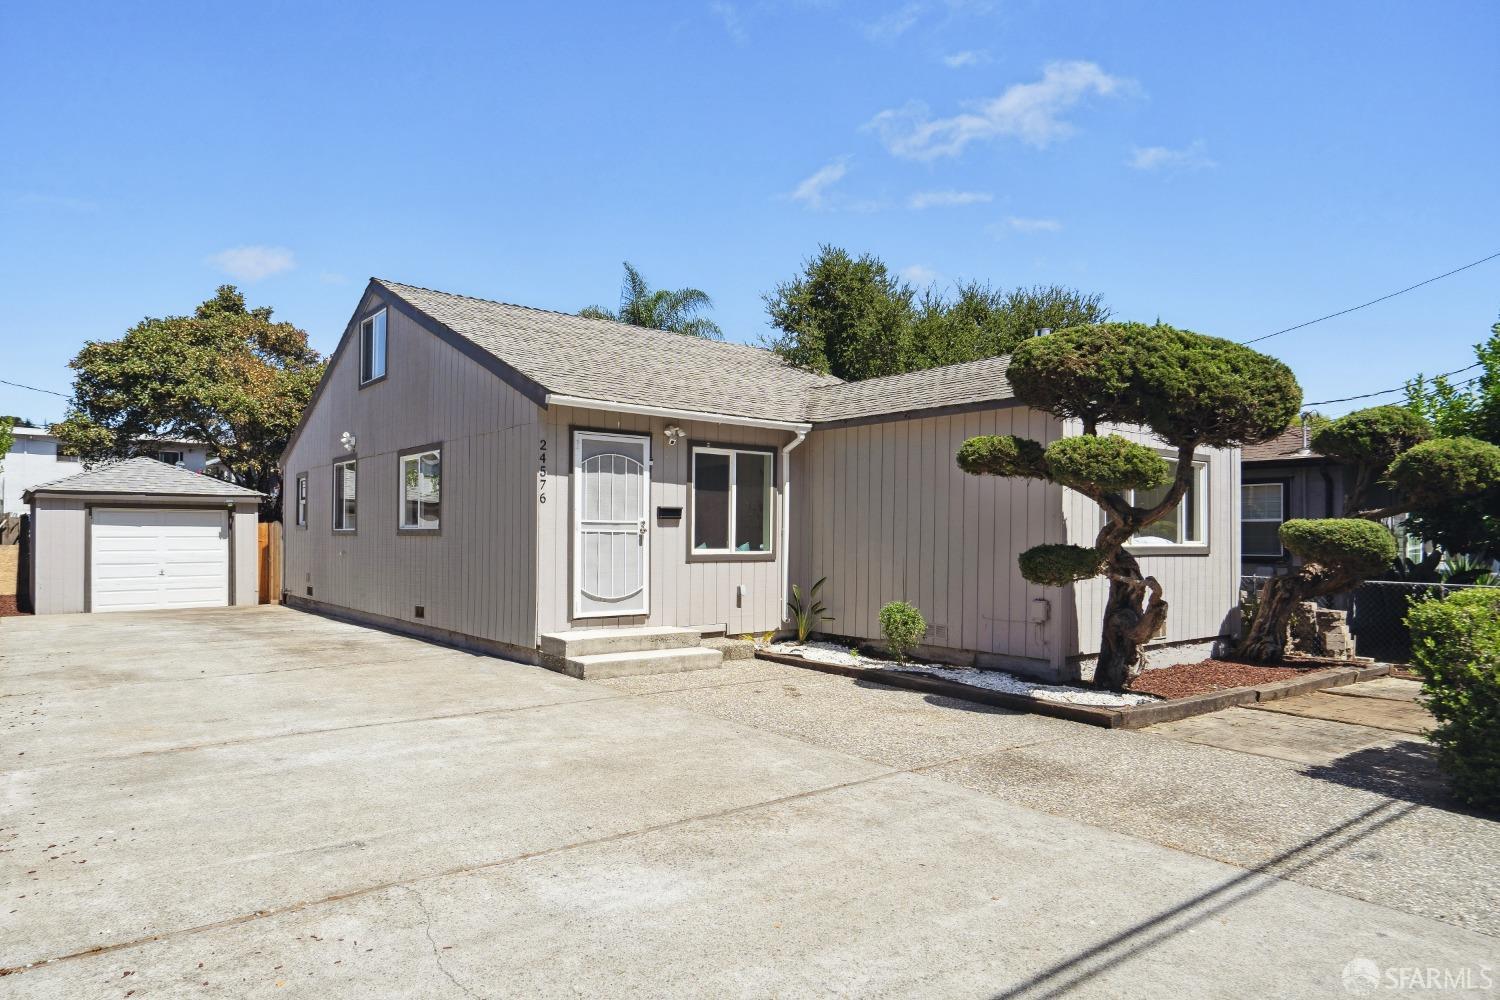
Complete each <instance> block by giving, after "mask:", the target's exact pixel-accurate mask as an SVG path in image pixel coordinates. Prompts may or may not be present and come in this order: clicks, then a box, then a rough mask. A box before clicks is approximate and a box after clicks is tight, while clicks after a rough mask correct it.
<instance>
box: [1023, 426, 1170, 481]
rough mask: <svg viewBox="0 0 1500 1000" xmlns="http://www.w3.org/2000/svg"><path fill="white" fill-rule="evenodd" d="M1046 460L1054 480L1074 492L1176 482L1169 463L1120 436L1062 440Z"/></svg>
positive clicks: (1058, 441)
mask: <svg viewBox="0 0 1500 1000" xmlns="http://www.w3.org/2000/svg"><path fill="white" fill-rule="evenodd" d="M1046 457H1047V470H1048V471H1049V472H1051V474H1052V480H1053V481H1054V482H1058V483H1062V484H1063V485H1064V486H1071V487H1073V488H1074V489H1088V488H1090V487H1093V488H1096V489H1101V490H1105V491H1107V492H1111V493H1113V492H1118V491H1119V490H1149V489H1152V488H1154V487H1157V486H1164V485H1166V484H1167V483H1168V482H1170V481H1171V479H1172V467H1171V466H1169V465H1168V464H1167V460H1166V459H1164V458H1162V457H1161V456H1160V455H1158V454H1157V453H1156V452H1154V451H1152V450H1151V449H1150V448H1147V447H1146V446H1145V445H1143V444H1136V443H1135V442H1134V441H1128V440H1126V439H1125V438H1122V437H1120V436H1118V435H1116V434H1106V435H1104V436H1103V437H1094V436H1093V435H1088V434H1085V435H1082V436H1080V437H1067V438H1058V439H1057V440H1056V441H1053V442H1052V443H1051V444H1049V445H1048V446H1047V451H1046Z"/></svg>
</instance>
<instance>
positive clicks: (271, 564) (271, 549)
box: [259, 521, 281, 604]
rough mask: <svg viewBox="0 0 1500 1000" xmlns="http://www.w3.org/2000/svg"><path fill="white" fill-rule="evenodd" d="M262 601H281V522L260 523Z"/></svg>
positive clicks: (270, 602)
mask: <svg viewBox="0 0 1500 1000" xmlns="http://www.w3.org/2000/svg"><path fill="white" fill-rule="evenodd" d="M259 557H260V558H259V565H260V603H262V604H280V603H281V522H280V521H269V522H267V521H262V522H261V524H260V547H259Z"/></svg>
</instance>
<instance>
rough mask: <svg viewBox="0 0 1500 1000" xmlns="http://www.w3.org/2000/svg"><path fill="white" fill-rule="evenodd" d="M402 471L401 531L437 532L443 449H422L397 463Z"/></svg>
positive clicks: (439, 516)
mask: <svg viewBox="0 0 1500 1000" xmlns="http://www.w3.org/2000/svg"><path fill="white" fill-rule="evenodd" d="M397 468H398V469H400V472H401V496H400V501H401V503H400V508H401V521H400V525H401V530H403V531H436V530H438V527H439V525H440V524H441V519H440V518H441V513H442V493H443V452H442V449H440V448H423V449H421V450H419V451H413V452H407V453H406V454H404V455H402V456H401V458H400V461H399V462H397Z"/></svg>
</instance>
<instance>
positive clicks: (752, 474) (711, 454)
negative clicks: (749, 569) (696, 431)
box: [693, 448, 776, 554]
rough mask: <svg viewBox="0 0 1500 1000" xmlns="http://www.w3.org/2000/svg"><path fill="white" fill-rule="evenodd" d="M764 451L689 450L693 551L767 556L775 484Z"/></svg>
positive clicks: (767, 456)
mask: <svg viewBox="0 0 1500 1000" xmlns="http://www.w3.org/2000/svg"><path fill="white" fill-rule="evenodd" d="M773 460H774V456H773V455H772V454H771V453H770V452H765V451H736V450H734V449H730V448H694V449H693V551H694V552H696V553H700V554H707V553H719V554H729V553H738V554H749V553H766V552H770V551H771V523H772V520H773V518H772V511H773V510H775V502H774V499H773V496H774V492H775V486H776V481H775V477H774V475H773V473H772V470H773V468H774V465H773Z"/></svg>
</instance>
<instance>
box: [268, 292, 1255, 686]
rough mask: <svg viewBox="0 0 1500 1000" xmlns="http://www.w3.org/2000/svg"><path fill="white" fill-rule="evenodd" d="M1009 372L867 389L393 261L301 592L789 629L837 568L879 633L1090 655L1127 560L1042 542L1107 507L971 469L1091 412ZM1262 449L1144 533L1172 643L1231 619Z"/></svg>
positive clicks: (341, 421) (366, 324) (1230, 458)
mask: <svg viewBox="0 0 1500 1000" xmlns="http://www.w3.org/2000/svg"><path fill="white" fill-rule="evenodd" d="M1005 367H1006V361H1005V359H1003V358H997V359H989V360H985V361H979V362H974V363H971V364H965V365H953V366H948V367H946V368H939V369H932V370H929V371H924V372H916V373H911V374H907V375H898V376H892V377H888V378H881V379H872V380H868V381H864V382H858V383H843V382H840V381H839V380H837V379H834V378H831V377H828V376H820V375H815V374H811V373H807V372H803V371H798V370H795V369H792V368H789V367H787V366H786V365H785V364H784V363H782V362H781V360H780V359H779V358H777V357H776V356H775V355H773V354H771V353H770V352H767V351H763V350H760V349H757V348H752V347H747V346H744V345H738V344H729V343H715V342H710V341H703V340H698V339H695V338H689V337H683V336H681V335H678V334H673V333H668V332H663V331H657V330H644V329H640V328H636V327H630V326H625V325H621V324H617V323H610V322H606V321H599V320H589V319H583V318H581V317H577V316H572V315H567V314H560V313H552V312H546V311H542V310H536V309H528V308H524V307H520V306H514V305H506V304H503V303H496V302H489V301H486V300H482V299H474V298H469V297H465V296H458V295H450V294H446V293H441V292H434V291H431V290H428V289H424V288H419V287H415V286H411V285H405V284H401V283H397V282H392V281H383V280H378V279H376V280H372V281H371V282H370V284H369V286H368V287H367V289H366V291H365V293H364V295H363V297H362V298H361V301H360V303H359V306H358V308H357V309H356V310H355V312H354V315H353V316H352V318H351V320H350V322H349V325H348V327H347V328H346V330H345V333H344V336H343V338H342V339H341V341H340V344H339V347H338V349H337V350H336V351H335V353H334V355H333V357H332V359H331V361H330V364H329V367H328V371H327V373H326V374H325V376H324V380H323V383H322V384H321V385H320V386H319V388H318V390H317V392H316V394H315V395H314V398H313V401H312V403H311V405H310V406H309V408H308V411H307V413H306V414H305V415H304V418H303V420H302V422H301V424H300V425H299V427H298V428H297V431H296V432H295V433H294V435H293V437H292V439H291V442H290V443H289V445H288V447H287V450H286V452H285V455H284V457H283V462H282V468H283V473H284V476H285V482H286V499H285V503H284V510H285V511H286V514H285V517H286V526H285V535H284V537H285V547H286V552H285V564H284V565H285V576H284V579H285V587H286V594H285V599H286V601H287V603H289V604H292V605H294V606H302V607H306V608H309V609H315V610H322V611H327V612H330V613H336V614H340V615H343V616H346V617H350V618H353V619H355V620H360V621H366V622H369V623H373V624H379V625H383V626H386V627H391V628H396V629H400V630H403V631H407V632H410V633H413V634H419V635H426V636H430V637H434V638H438V639H442V640H445V641H450V642H455V643H459V644H462V645H466V646H470V647H474V648H480V649H484V650H487V651H491V652H495V653H499V654H501V655H505V656H510V657H514V658H519V659H523V660H529V661H540V659H541V658H542V657H541V647H542V645H543V642H542V637H543V636H544V635H555V634H557V633H569V632H580V631H582V630H597V629H601V628H602V629H610V628H619V627H622V626H675V627H679V628H686V629H692V630H698V631H701V632H703V633H705V634H707V633H714V632H726V633H728V634H731V635H737V634H745V633H757V634H759V633H765V632H772V631H776V630H779V629H781V628H782V627H783V624H784V623H783V616H784V612H785V598H786V594H787V589H788V586H789V584H790V583H791V582H799V583H801V584H802V585H803V586H804V587H805V586H807V585H808V584H810V583H812V581H813V580H815V579H817V578H819V577H824V576H826V577H827V578H828V582H827V583H826V584H825V587H824V591H823V596H824V599H825V601H826V603H827V605H828V608H829V611H828V613H829V614H830V615H832V616H833V617H834V619H835V621H833V622H829V623H826V628H827V629H828V631H829V632H830V633H832V634H836V635H838V636H843V637H850V638H854V639H859V640H878V637H879V628H878V625H877V623H876V614H877V612H878V610H879V608H880V606H881V604H883V603H885V602H886V601H890V600H897V599H902V600H907V601H910V602H911V603H913V604H915V605H916V606H917V607H918V608H920V609H921V610H922V612H923V613H924V615H926V616H927V618H928V621H929V622H930V623H931V625H932V628H931V630H930V631H929V635H928V646H927V647H926V649H925V651H926V652H927V653H928V654H929V655H933V656H937V657H941V658H945V659H950V660H954V661H957V662H967V663H981V664H986V665H995V666H1006V667H1010V668H1013V669H1018V670H1022V671H1025V672H1028V673H1032V674H1035V675H1037V676H1042V677H1062V676H1065V675H1067V674H1069V673H1071V672H1074V671H1076V670H1077V669H1078V668H1079V664H1080V663H1082V662H1084V661H1086V660H1087V658H1088V657H1090V656H1091V655H1093V654H1094V653H1095V652H1096V651H1097V641H1098V628H1099V625H1098V623H1099V608H1100V606H1101V602H1102V600H1103V594H1104V590H1103V582H1102V581H1092V582H1089V583H1085V584H1079V585H1076V586H1072V587H1065V588H1045V587H1038V586H1035V585H1033V584H1029V583H1027V582H1026V581H1025V580H1023V579H1022V578H1021V577H1020V575H1019V573H1018V572H1017V570H1016V556H1017V555H1018V554H1019V553H1020V552H1021V551H1022V550H1024V549H1025V548H1028V547H1030V546H1031V545H1035V544H1037V543H1039V542H1043V541H1065V540H1066V541H1090V540H1091V539H1092V537H1093V534H1094V532H1095V531H1096V530H1097V528H1098V525H1099V516H1100V515H1099V514H1098V512H1097V510H1096V509H1095V508H1094V506H1093V504H1092V503H1090V502H1089V501H1087V500H1086V499H1084V498H1082V497H1079V496H1077V495H1075V494H1072V493H1071V492H1070V491H1066V490H1063V489H1062V488H1061V487H1057V486H1054V485H1050V484H1043V483H1037V482H1030V481H1012V480H1004V479H993V478H989V477H982V478H979V477H971V476H966V475H964V474H963V473H962V472H960V471H959V469H958V468H957V466H956V464H955V462H954V456H955V453H956V452H957V449H958V446H959V445H960V444H961V443H962V441H963V440H964V439H965V438H967V437H970V436H972V435H975V434H982V433H1006V432H1015V433H1023V434H1028V435H1030V436H1032V437H1035V438H1037V439H1039V440H1044V441H1045V440H1052V439H1054V438H1057V437H1059V436H1064V435H1069V434H1076V433H1079V429H1078V428H1077V427H1076V426H1070V425H1069V424H1067V423H1066V422H1063V421H1059V420H1056V419H1055V418H1053V417H1051V416H1049V415H1046V414H1042V413H1038V412H1035V411H1033V410H1030V409H1029V408H1027V407H1024V406H1021V405H1019V404H1018V403H1017V401H1016V400H1015V399H1014V398H1013V396H1012V393H1011V391H1010V387H1009V384H1008V383H1007V382H1006V379H1005ZM1124 432H1125V433H1132V434H1134V433H1135V432H1134V431H1130V430H1128V429H1126V430H1125V431H1124ZM1136 436H1137V437H1140V435H1138V434H1137V435H1136ZM1141 439H1142V440H1146V439H1145V438H1141ZM1163 450H1164V452H1165V449H1163ZM1238 467H1239V460H1238V452H1237V451H1233V450H1224V451H1210V452H1207V453H1206V454H1204V455H1203V456H1202V467H1201V470H1200V480H1199V485H1198V486H1197V488H1196V489H1195V493H1194V495H1193V499H1192V500H1191V501H1190V502H1188V503H1186V504H1185V509H1184V510H1183V511H1182V512H1180V514H1181V516H1180V517H1179V518H1178V521H1177V522H1174V524H1173V525H1172V526H1171V527H1170V528H1164V529H1163V531H1162V532H1161V533H1162V535H1163V537H1160V538H1157V539H1152V540H1143V542H1142V544H1141V545H1140V548H1139V552H1140V554H1141V556H1142V561H1143V565H1144V567H1145V569H1146V571H1147V572H1149V573H1152V574H1155V575H1156V576H1158V577H1159V578H1160V579H1162V581H1163V582H1164V584H1165V585H1166V587H1167V596H1168V599H1169V600H1171V601H1173V605H1172V615H1171V618H1170V623H1169V627H1168V632H1167V634H1166V636H1164V637H1163V640H1162V642H1163V648H1174V647H1177V646H1180V645H1184V644H1198V643H1203V642H1207V641H1211V640H1212V639H1213V638H1214V637H1216V636H1218V635H1220V634H1221V633H1222V632H1223V631H1225V628H1226V620H1227V618H1228V616H1229V615H1230V614H1231V612H1232V609H1233V608H1234V606H1235V604H1236V584H1237V576H1238V568H1239V533H1238V521H1239V510H1238V498H1239V483H1238V476H1239V468H1238ZM1188 508H1190V509H1188ZM1168 535H1171V536H1173V537H1166V536H1168ZM1185 655H1188V654H1185ZM1191 655H1201V651H1200V650H1199V649H1198V648H1197V647H1194V649H1193V650H1192V654H1191ZM1170 659H1171V656H1170V654H1166V655H1165V658H1163V657H1162V656H1158V657H1155V658H1154V659H1153V663H1162V662H1169V661H1170Z"/></svg>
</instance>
